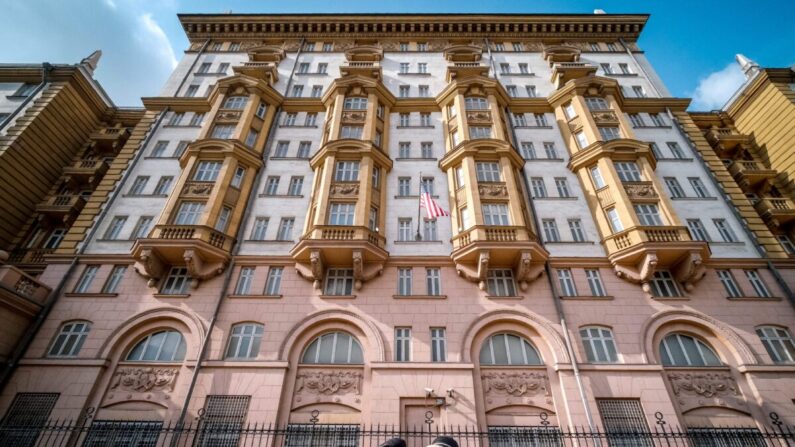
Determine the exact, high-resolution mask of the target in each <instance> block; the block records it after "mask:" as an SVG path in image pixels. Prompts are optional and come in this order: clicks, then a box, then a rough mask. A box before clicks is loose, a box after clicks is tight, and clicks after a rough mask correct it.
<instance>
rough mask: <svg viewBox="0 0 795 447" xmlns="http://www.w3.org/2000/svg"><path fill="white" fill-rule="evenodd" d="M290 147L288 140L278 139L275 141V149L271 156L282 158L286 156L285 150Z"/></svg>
mask: <svg viewBox="0 0 795 447" xmlns="http://www.w3.org/2000/svg"><path fill="white" fill-rule="evenodd" d="M289 148H290V142H289V141H278V142H277V143H276V151H275V152H274V154H273V156H274V157H277V158H284V157H286V156H287V151H288V149H289Z"/></svg>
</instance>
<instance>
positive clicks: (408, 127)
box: [397, 126, 436, 129]
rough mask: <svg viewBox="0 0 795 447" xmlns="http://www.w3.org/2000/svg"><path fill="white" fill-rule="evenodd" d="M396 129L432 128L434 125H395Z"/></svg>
mask: <svg viewBox="0 0 795 447" xmlns="http://www.w3.org/2000/svg"><path fill="white" fill-rule="evenodd" d="M397 128H398V129H434V128H436V126H397Z"/></svg>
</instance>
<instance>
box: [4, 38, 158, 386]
mask: <svg viewBox="0 0 795 447" xmlns="http://www.w3.org/2000/svg"><path fill="white" fill-rule="evenodd" d="M100 55H101V53H100V52H98V51H97V52H95V53H93V54H92V55H91V56H89V57H87V58H86V59H84V60H83V61H81V62H80V63H79V64H75V65H53V64H47V63H44V64H41V65H31V64H2V65H0V210H2V212H0V271H2V272H3V274H2V279H0V287H2V291H0V296H1V297H2V298H1V299H2V306H1V307H0V315H2V316H0V319H2V322H3V330H2V331H0V372H2V371H4V370H5V368H6V363H7V361H8V359H9V358H10V357H11V356H12V353H13V351H14V349H15V346H16V345H17V341H18V340H19V339H20V337H23V334H24V333H25V331H26V329H28V328H29V327H30V324H31V323H32V321H33V320H34V319H35V318H36V316H37V315H39V313H40V312H41V310H42V309H43V308H44V307H45V306H46V304H47V299H48V295H49V293H50V291H51V287H50V286H49V285H47V284H46V281H41V280H40V279H37V277H38V276H39V275H40V274H41V273H42V272H43V271H44V269H45V267H47V265H48V263H56V264H57V263H58V262H59V261H58V260H57V259H55V258H52V257H50V258H48V257H47V256H49V255H53V254H54V253H56V251H58V252H59V253H60V254H63V255H66V259H65V260H64V259H61V261H60V262H65V263H69V262H71V261H72V259H74V255H75V254H76V253H77V252H76V248H75V247H76V243H77V242H78V241H79V239H77V240H75V239H73V238H72V239H70V238H69V236H68V233H69V231H70V229H71V231H77V229H80V231H82V232H85V231H86V230H87V229H88V228H89V227H90V226H91V225H92V223H93V221H94V219H95V217H96V216H97V214H98V212H99V209H100V206H101V204H102V203H103V202H104V200H105V198H106V197H107V195H108V193H109V192H110V190H111V189H112V188H113V186H114V184H115V183H116V182H117V181H118V180H119V179H120V178H121V172H122V171H123V170H124V169H125V167H126V165H127V162H128V161H129V157H127V158H125V157H123V156H121V157H119V155H120V153H121V151H122V147H123V146H124V144H125V142H127V141H128V139H129V140H130V141H131V142H132V143H135V144H131V146H130V148H131V149H130V150H129V151H128V153H129V154H132V153H134V152H135V148H137V143H139V142H140V139H137V140H136V139H135V138H130V129H131V128H132V127H133V126H135V125H136V124H137V123H138V122H139V121H140V120H141V117H142V115H143V112H144V111H143V110H142V109H124V108H118V107H116V106H115V105H114V104H113V102H112V101H111V100H110V99H109V98H108V96H107V95H106V94H105V92H104V91H103V90H102V87H101V86H100V85H99V84H98V83H97V81H95V80H94V79H93V77H92V75H93V72H94V70H95V69H96V67H97V63H98V62H99V58H100ZM103 180H104V181H105V184H104V185H105V188H104V190H103V189H102V188H100V187H99V185H101V184H102V181H103ZM5 263H7V264H6V265H2V264H5ZM12 265H15V266H12Z"/></svg>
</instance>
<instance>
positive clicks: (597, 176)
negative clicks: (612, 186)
mask: <svg viewBox="0 0 795 447" xmlns="http://www.w3.org/2000/svg"><path fill="white" fill-rule="evenodd" d="M589 171H590V173H591V180H593V185H594V186H595V187H596V189H602V188H604V187H605V186H607V183H605V180H604V178H603V177H602V171H600V170H599V167H598V166H594V167H592V168H591V169H589Z"/></svg>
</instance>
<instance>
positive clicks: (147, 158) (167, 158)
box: [144, 156, 179, 160]
mask: <svg viewBox="0 0 795 447" xmlns="http://www.w3.org/2000/svg"><path fill="white" fill-rule="evenodd" d="M144 160H179V157H152V156H146V157H144Z"/></svg>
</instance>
